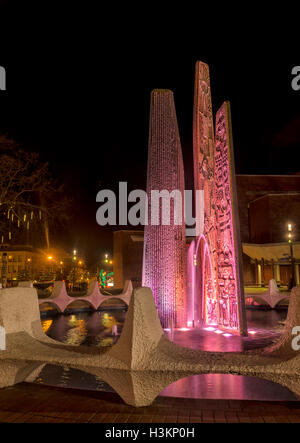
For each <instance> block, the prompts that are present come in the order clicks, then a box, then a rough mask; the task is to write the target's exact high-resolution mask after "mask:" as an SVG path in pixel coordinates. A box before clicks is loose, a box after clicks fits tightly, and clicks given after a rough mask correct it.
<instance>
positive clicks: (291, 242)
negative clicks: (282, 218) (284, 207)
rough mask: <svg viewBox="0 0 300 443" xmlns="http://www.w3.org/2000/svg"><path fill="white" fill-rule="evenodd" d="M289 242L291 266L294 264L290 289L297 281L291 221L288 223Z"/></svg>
mask: <svg viewBox="0 0 300 443" xmlns="http://www.w3.org/2000/svg"><path fill="white" fill-rule="evenodd" d="M288 243H289V245H290V254H291V266H292V278H291V281H290V282H289V289H292V288H293V287H294V286H296V282H295V266H294V251H293V227H292V224H291V223H288Z"/></svg>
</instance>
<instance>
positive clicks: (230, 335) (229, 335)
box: [223, 333, 232, 338]
mask: <svg viewBox="0 0 300 443" xmlns="http://www.w3.org/2000/svg"><path fill="white" fill-rule="evenodd" d="M223 337H226V338H227V337H232V334H228V333H226V334H223Z"/></svg>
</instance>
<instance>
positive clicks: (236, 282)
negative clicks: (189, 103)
mask: <svg viewBox="0 0 300 443" xmlns="http://www.w3.org/2000/svg"><path fill="white" fill-rule="evenodd" d="M193 154H194V187H195V191H196V190H200V191H202V197H203V200H204V206H203V205H202V211H203V212H204V214H202V216H203V219H204V223H203V224H201V223H200V226H202V225H203V229H202V231H201V232H200V233H199V232H198V233H197V237H196V238H195V239H194V240H193V241H192V242H191V244H190V246H189V248H188V251H187V248H186V246H185V245H186V240H185V227H184V223H182V225H181V226H178V225H175V224H174V220H173V223H171V225H170V226H164V225H163V223H162V222H161V223H159V224H157V225H156V226H153V225H151V223H150V220H149V223H148V225H146V226H145V236H144V262H143V286H148V287H150V288H151V289H152V291H153V294H154V298H155V301H156V306H157V309H158V313H159V316H160V319H161V322H162V324H163V326H168V325H169V324H170V321H173V324H174V325H176V327H182V326H187V325H188V326H190V325H192V324H194V325H195V324H210V325H216V326H218V327H219V328H221V329H225V330H229V331H231V332H233V333H238V334H241V335H247V325H246V317H245V302H244V294H243V281H242V269H241V264H242V254H241V247H240V238H239V220H238V211H237V198H236V184H235V169H234V154H233V143H232V130H231V115H230V105H229V102H225V103H223V105H222V106H221V108H220V109H219V111H218V112H217V116H216V134H215V137H214V125H213V114H212V101H211V91H210V78H209V68H208V66H207V65H206V64H205V63H202V62H197V63H196V77H195V96H194V117H193ZM163 189H166V190H168V191H169V192H171V191H174V190H175V189H177V190H179V191H180V192H181V193H182V195H183V189H184V170H183V162H182V154H181V147H180V139H179V134H178V127H177V120H176V113H175V106H174V102H173V94H172V93H171V92H170V91H165V90H163V91H162V90H156V91H153V92H152V96H151V115H150V135H149V152H148V175H147V193H148V196H150V194H151V191H152V190H163ZM195 195H196V198H200V195H201V194H197V193H196V192H195ZM198 203H199V202H198ZM172 204H173V205H174V202H173V201H172V199H171V205H172ZM197 206H199V207H201V204H199V205H197V202H195V207H196V208H197ZM148 209H149V214H150V212H151V203H150V204H149V208H148ZM152 209H153V204H152ZM173 209H174V208H173ZM171 220H172V211H171ZM185 262H186V263H187V265H186V272H185V269H184V266H185V265H184V264H185Z"/></svg>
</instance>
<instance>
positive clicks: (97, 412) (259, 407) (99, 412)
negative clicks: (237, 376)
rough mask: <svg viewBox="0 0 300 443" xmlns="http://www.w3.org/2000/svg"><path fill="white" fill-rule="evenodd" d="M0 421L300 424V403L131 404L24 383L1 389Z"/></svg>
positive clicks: (161, 401) (115, 398) (109, 396)
mask: <svg viewBox="0 0 300 443" xmlns="http://www.w3.org/2000/svg"><path fill="white" fill-rule="evenodd" d="M0 422H1V423H3V422H9V423H41V422H43V423H63V422H65V423H100V422H103V423H126V422H127V423H198V422H202V423H226V422H227V423H239V422H244V423H246V422H248V423H249V422H250V423H257V422H261V423H263V422H265V423H283V422H285V423H295V422H298V423H300V401H299V402H258V401H242V400H197V399H182V398H172V397H158V398H157V399H156V400H155V401H154V403H153V404H152V405H151V406H148V407H142V408H134V407H132V406H127V405H125V404H124V403H123V401H122V400H121V399H120V398H119V397H118V396H117V395H116V394H111V393H107V392H99V391H98V392H97V391H96V392H95V391H83V390H77V389H76V390H75V389H63V388H57V387H49V386H42V385H36V384H29V383H21V384H18V385H16V386H13V387H9V388H4V389H0Z"/></svg>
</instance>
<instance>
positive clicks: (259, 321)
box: [35, 309, 296, 401]
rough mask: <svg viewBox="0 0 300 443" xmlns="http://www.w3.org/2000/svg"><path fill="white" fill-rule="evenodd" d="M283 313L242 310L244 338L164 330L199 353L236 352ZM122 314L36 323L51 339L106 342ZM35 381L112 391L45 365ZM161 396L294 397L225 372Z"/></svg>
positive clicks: (269, 333) (268, 337)
mask: <svg viewBox="0 0 300 443" xmlns="http://www.w3.org/2000/svg"><path fill="white" fill-rule="evenodd" d="M286 313H287V311H286V310H264V309H257V310H253V309H251V310H247V321H248V330H249V331H250V333H249V336H248V337H240V336H237V335H231V334H226V333H223V332H222V331H219V330H218V329H217V328H216V327H214V326H211V327H209V328H200V327H195V328H184V329H181V330H174V331H165V333H166V335H167V336H168V337H169V338H170V339H172V340H173V341H174V342H176V343H178V344H180V345H181V346H186V347H191V348H195V349H201V350H205V351H221V352H240V351H242V350H248V349H255V348H259V347H263V346H266V345H268V344H270V343H272V342H273V341H274V340H276V339H277V338H278V337H279V335H280V334H281V332H282V329H283V326H282V325H281V324H280V323H279V322H280V321H283V320H284V319H285V317H286ZM125 316H126V310H124V309H113V310H106V311H96V312H79V313H76V314H75V313H74V314H70V315H57V316H55V317H53V316H49V317H44V318H43V319H42V320H41V322H42V327H43V330H44V332H45V333H46V334H47V335H48V336H49V337H51V338H53V339H55V340H58V341H61V342H64V343H68V344H70V345H78V346H80V345H86V346H112V345H113V344H114V343H115V342H116V341H117V340H118V337H119V335H120V333H121V332H122V327H123V323H124V320H125ZM115 332H117V335H115ZM35 383H40V384H47V385H54V386H62V387H69V388H79V389H91V390H100V391H110V392H114V391H113V389H112V388H111V387H110V386H108V385H107V384H106V383H105V382H103V381H102V380H100V379H98V378H97V377H95V376H92V375H90V374H86V373H84V372H81V371H79V370H75V369H70V368H68V367H63V366H53V365H49V364H47V365H46V366H45V367H44V368H43V370H42V371H41V373H40V375H39V376H38V378H37V379H36V380H35ZM161 395H163V396H172V397H186V398H187V397H189V398H207V399H245V400H264V401H274V400H278V401H290V400H296V397H295V396H294V394H292V393H291V392H290V391H289V390H288V389H286V388H284V387H282V386H280V385H277V384H275V383H272V382H269V381H266V380H262V379H258V378H254V377H253V378H252V377H244V376H240V375H231V374H204V375H194V376H191V377H188V378H184V379H182V380H178V381H177V382H175V383H172V384H171V385H170V386H168V387H167V388H165V389H164V390H163V391H162V393H161Z"/></svg>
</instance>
